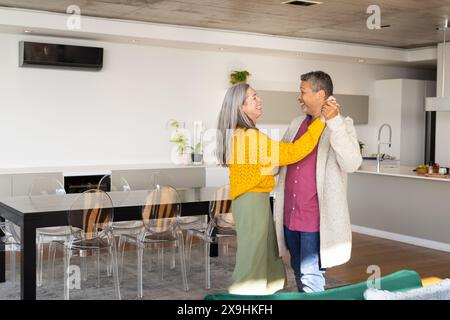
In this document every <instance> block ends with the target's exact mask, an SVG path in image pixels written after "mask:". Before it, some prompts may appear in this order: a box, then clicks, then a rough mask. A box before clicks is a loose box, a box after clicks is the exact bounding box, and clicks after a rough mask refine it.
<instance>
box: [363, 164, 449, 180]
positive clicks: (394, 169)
mask: <svg viewBox="0 0 450 320" xmlns="http://www.w3.org/2000/svg"><path fill="white" fill-rule="evenodd" d="M414 169H415V167H410V166H400V165H398V164H395V163H390V164H386V163H383V162H382V163H381V166H380V172H377V166H376V164H375V165H373V164H367V163H363V164H362V165H361V167H359V169H358V170H357V171H356V173H367V174H375V175H385V176H394V177H402V178H413V179H425V180H435V181H443V182H450V178H448V176H445V177H442V178H441V177H427V176H424V175H419V174H417V173H416V172H415V171H413V170H414Z"/></svg>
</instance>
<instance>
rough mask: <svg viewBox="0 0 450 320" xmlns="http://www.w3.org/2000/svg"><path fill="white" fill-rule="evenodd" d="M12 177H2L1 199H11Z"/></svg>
mask: <svg viewBox="0 0 450 320" xmlns="http://www.w3.org/2000/svg"><path fill="white" fill-rule="evenodd" d="M11 187H12V176H11V175H10V174H2V175H0V197H1V198H3V197H11Z"/></svg>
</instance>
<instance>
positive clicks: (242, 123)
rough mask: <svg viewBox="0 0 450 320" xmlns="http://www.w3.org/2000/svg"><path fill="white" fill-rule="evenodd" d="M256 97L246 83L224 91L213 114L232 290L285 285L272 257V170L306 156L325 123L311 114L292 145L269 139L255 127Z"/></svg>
mask: <svg viewBox="0 0 450 320" xmlns="http://www.w3.org/2000/svg"><path fill="white" fill-rule="evenodd" d="M261 114H262V100H261V99H260V98H259V97H258V96H257V94H256V91H255V90H254V89H253V88H252V87H250V86H249V85H248V84H246V83H240V84H236V85H234V86H232V87H231V88H229V89H228V91H227V93H226V94H225V98H224V100H223V103H222V109H221V111H220V115H219V123H218V130H219V132H218V136H217V150H216V155H217V158H218V161H219V163H220V165H222V166H226V167H229V170H230V198H231V200H232V201H233V202H232V212H233V218H234V221H235V223H236V233H237V254H236V265H235V269H234V272H233V284H232V285H231V286H230V287H229V289H228V291H229V292H230V293H234V294H256V295H262V294H272V293H274V292H276V291H278V290H280V289H282V288H284V286H285V283H286V274H285V270H284V265H283V261H282V259H281V258H280V257H279V256H278V249H277V243H276V236H275V229H274V226H273V220H272V214H271V208H270V198H269V193H270V191H272V189H273V187H274V185H275V179H274V176H273V169H274V168H275V167H277V166H283V165H288V164H291V163H295V162H297V161H299V160H301V159H303V158H304V157H306V156H307V155H308V154H309V153H310V152H311V151H313V149H314V148H315V146H316V145H317V143H318V140H319V137H320V135H321V133H322V130H323V128H324V126H325V123H324V122H323V121H322V120H321V119H320V118H317V119H316V120H315V121H314V122H313V123H312V124H311V125H310V126H309V128H308V131H307V132H306V133H305V134H304V135H303V136H302V137H301V138H299V139H298V140H297V141H296V142H294V143H286V142H279V141H275V140H272V139H270V138H269V137H267V136H266V135H264V134H262V133H261V132H260V131H259V130H258V129H257V128H256V120H257V119H258V118H259V117H260V116H261Z"/></svg>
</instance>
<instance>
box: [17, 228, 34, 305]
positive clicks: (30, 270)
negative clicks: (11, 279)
mask: <svg viewBox="0 0 450 320" xmlns="http://www.w3.org/2000/svg"><path fill="white" fill-rule="evenodd" d="M21 241H22V243H21V244H22V251H21V259H20V295H21V299H22V300H36V228H35V227H34V226H33V225H32V224H31V223H30V222H28V223H27V221H26V220H25V221H24V223H23V227H22V233H21Z"/></svg>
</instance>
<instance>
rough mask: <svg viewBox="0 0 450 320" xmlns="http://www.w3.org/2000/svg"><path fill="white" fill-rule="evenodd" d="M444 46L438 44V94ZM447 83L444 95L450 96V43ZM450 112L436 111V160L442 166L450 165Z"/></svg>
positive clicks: (447, 51)
mask: <svg viewBox="0 0 450 320" xmlns="http://www.w3.org/2000/svg"><path fill="white" fill-rule="evenodd" d="M442 46H443V44H439V45H438V69H437V85H436V96H437V97H440V96H441V95H442V66H443V63H442V62H443V60H442V58H443V56H442ZM445 47H446V48H445V50H446V51H445V58H446V63H445V78H446V79H445V83H444V95H445V96H446V97H449V96H450V80H449V74H450V63H449V61H450V45H449V44H448V43H447V44H446V46H445ZM449 137H450V112H436V154H435V162H437V163H439V164H440V165H441V166H444V167H450V142H449Z"/></svg>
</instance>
